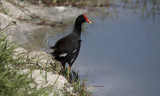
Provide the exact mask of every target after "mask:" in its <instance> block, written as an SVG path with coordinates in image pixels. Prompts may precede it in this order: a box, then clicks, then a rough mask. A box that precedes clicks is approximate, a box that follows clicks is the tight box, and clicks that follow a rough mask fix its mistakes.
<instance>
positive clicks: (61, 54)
mask: <svg viewBox="0 0 160 96" xmlns="http://www.w3.org/2000/svg"><path fill="white" fill-rule="evenodd" d="M84 22H88V23H91V21H90V20H88V18H87V16H86V15H85V14H82V15H79V16H78V17H77V19H76V21H75V25H74V29H73V31H72V33H70V34H69V35H67V36H65V37H63V38H61V39H59V40H58V41H57V42H56V44H55V46H52V47H50V48H51V49H53V50H54V51H53V52H52V53H51V54H52V55H53V56H54V58H55V59H56V60H57V61H59V62H61V64H62V66H63V68H65V65H66V63H68V64H69V69H70V68H71V66H72V64H73V63H74V61H75V60H76V58H77V56H78V54H79V50H80V47H81V26H82V23H84Z"/></svg>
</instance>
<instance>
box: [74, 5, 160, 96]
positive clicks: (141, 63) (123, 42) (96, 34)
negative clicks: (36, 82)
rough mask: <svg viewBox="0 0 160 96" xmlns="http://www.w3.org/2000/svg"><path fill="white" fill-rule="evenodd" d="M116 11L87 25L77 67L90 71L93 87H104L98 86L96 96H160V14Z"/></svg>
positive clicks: (139, 11) (121, 9)
mask: <svg viewBox="0 0 160 96" xmlns="http://www.w3.org/2000/svg"><path fill="white" fill-rule="evenodd" d="M103 10H104V11H105V10H106V14H107V11H108V8H104V9H103ZM113 10H114V7H111V8H110V11H111V12H110V13H109V14H111V15H112V16H110V15H106V16H105V13H104V12H103V13H100V14H102V15H103V16H105V17H103V16H102V18H99V17H101V15H100V16H96V18H95V21H94V22H93V25H87V26H88V29H86V30H85V31H87V32H88V34H85V35H84V36H82V40H83V42H82V48H81V51H80V54H79V57H78V59H77V60H76V62H75V66H77V68H78V69H79V70H80V73H81V74H82V75H84V74H85V73H87V72H88V79H89V80H88V83H89V85H90V86H104V87H95V90H94V91H93V95H94V96H107V95H114V96H160V91H159V89H160V83H159V81H160V70H159V68H160V15H155V16H154V15H153V14H151V16H148V14H147V13H144V14H143V13H142V10H141V9H139V8H137V9H132V8H130V9H128V8H121V7H118V8H116V12H114V11H113ZM159 13H160V11H159Z"/></svg>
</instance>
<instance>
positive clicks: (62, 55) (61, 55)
mask: <svg viewBox="0 0 160 96" xmlns="http://www.w3.org/2000/svg"><path fill="white" fill-rule="evenodd" d="M66 55H67V53H64V54H60V55H59V57H65V56H66Z"/></svg>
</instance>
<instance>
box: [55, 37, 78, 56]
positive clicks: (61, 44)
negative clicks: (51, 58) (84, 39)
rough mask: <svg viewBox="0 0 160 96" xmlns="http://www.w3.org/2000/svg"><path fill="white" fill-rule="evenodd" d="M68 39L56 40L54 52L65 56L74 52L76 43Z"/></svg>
mask: <svg viewBox="0 0 160 96" xmlns="http://www.w3.org/2000/svg"><path fill="white" fill-rule="evenodd" d="M68 37H69V36H68ZM68 37H64V38H62V39H60V40H58V41H57V43H56V44H55V51H57V52H58V53H59V54H65V53H66V52H67V54H70V53H72V52H73V51H74V50H75V48H76V41H74V40H73V39H72V38H68Z"/></svg>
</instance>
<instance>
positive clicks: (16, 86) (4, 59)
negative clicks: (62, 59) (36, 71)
mask: <svg viewBox="0 0 160 96" xmlns="http://www.w3.org/2000/svg"><path fill="white" fill-rule="evenodd" d="M17 47H18V46H16V44H15V43H13V42H9V41H8V40H7V37H6V36H4V35H3V34H2V33H0V74H1V75H0V96H28V95H29V96H37V95H47V94H49V93H50V91H48V89H49V88H51V87H49V86H47V87H45V88H44V87H43V88H37V84H36V82H34V79H33V78H32V77H29V75H31V71H30V72H27V73H20V72H19V70H21V67H22V66H25V64H26V63H27V62H28V61H26V60H24V58H23V56H21V57H19V58H17V59H13V54H14V52H15V51H14V49H16V48H17ZM31 85H32V86H31Z"/></svg>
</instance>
